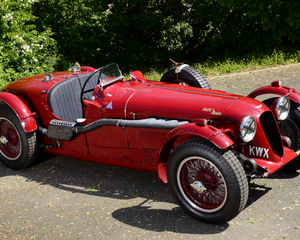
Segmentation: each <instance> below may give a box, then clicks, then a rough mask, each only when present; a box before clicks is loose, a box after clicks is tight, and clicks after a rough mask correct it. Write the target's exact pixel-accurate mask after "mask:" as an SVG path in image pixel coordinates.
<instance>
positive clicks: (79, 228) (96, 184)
mask: <svg viewBox="0 0 300 240" xmlns="http://www.w3.org/2000/svg"><path fill="white" fill-rule="evenodd" d="M274 80H281V81H282V82H283V84H284V85H288V86H292V87H294V88H296V89H299V90H300V65H294V66H289V67H285V68H275V69H267V70H263V71H257V72H252V73H243V74H237V75H230V76H225V77H224V76H222V77H217V78H211V79H209V82H210V83H211V85H212V86H213V88H214V89H221V90H225V91H228V92H233V93H239V94H244V95H246V94H247V93H249V92H250V91H252V90H254V89H256V88H257V87H259V86H263V85H266V84H269V83H270V82H272V81H274ZM299 203H300V176H299V171H298V172H296V173H294V174H289V175H284V174H273V175H271V176H270V177H269V178H267V179H256V180H255V181H253V182H252V183H251V184H250V195H249V200H248V203H247V206H246V208H245V209H244V210H243V212H241V213H240V214H239V215H238V216H237V217H236V218H235V219H233V220H232V221H230V222H228V223H227V224H222V225H210V224H206V223H202V222H199V221H196V220H194V219H193V218H191V217H190V216H188V215H187V214H186V213H185V212H184V211H183V210H182V209H180V208H179V207H178V205H177V204H176V202H175V201H174V199H173V197H172V196H171V195H170V191H169V188H168V185H164V186H160V185H159V183H158V180H157V175H156V174H154V173H148V172H141V171H135V170H130V169H122V168H117V167H110V166H104V165H98V164H94V163H89V162H84V161H80V160H76V159H70V158H63V157H52V158H49V159H48V160H47V159H46V158H45V159H44V160H43V162H42V163H40V164H38V165H36V166H34V167H32V168H29V169H26V170H23V171H13V170H10V169H7V168H5V167H4V166H3V165H0V239H221V238H222V239H231V238H232V237H235V238H236V239H254V238H257V239H299V238H300V220H299V216H300V205H299Z"/></svg>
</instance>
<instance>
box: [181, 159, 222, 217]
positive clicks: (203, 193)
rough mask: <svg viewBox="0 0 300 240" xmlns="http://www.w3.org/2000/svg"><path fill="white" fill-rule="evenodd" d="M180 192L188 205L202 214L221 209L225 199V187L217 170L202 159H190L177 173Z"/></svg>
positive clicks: (184, 162) (185, 161)
mask: <svg viewBox="0 0 300 240" xmlns="http://www.w3.org/2000/svg"><path fill="white" fill-rule="evenodd" d="M177 182H178V186H179V187H180V191H181V193H182V194H183V196H184V197H185V199H186V200H187V201H189V202H190V204H191V205H192V206H193V207H194V208H196V209H197V210H201V211H203V212H215V211H218V210H219V209H221V208H222V207H223V206H224V204H225V202H226V199H227V186H226V182H225V179H224V177H223V175H222V174H221V172H220V171H219V169H218V168H217V167H216V166H215V165H214V164H212V163H211V162H209V161H208V160H206V159H204V158H199V157H190V158H186V159H185V160H183V161H182V162H181V164H180V165H179V167H178V172H177Z"/></svg>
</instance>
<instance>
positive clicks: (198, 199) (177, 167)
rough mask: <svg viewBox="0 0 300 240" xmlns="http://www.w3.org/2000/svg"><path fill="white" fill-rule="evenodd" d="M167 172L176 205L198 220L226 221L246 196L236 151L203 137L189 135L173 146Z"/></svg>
mask: <svg viewBox="0 0 300 240" xmlns="http://www.w3.org/2000/svg"><path fill="white" fill-rule="evenodd" d="M167 174H168V183H169V184H170V187H171V189H172V192H173V195H174V197H175V198H176V199H177V201H178V203H179V205H180V206H181V207H182V208H183V209H184V210H185V211H186V212H187V213H188V214H190V215H191V216H193V217H194V218H196V219H199V220H201V221H205V222H209V223H225V222H228V221H230V220H231V219H233V218H234V217H235V216H237V215H238V214H239V213H240V212H241V211H242V210H243V208H244V207H245V205H246V202H247V200H248V193H249V186H248V182H247V178H246V174H245V171H244V169H243V167H242V164H241V163H240V161H239V159H238V154H237V153H236V152H235V151H234V150H231V149H219V148H217V147H216V146H215V145H214V144H213V143H211V142H209V141H208V140H206V139H203V138H193V139H190V140H188V141H186V142H184V143H182V144H180V145H179V146H178V147H177V148H175V150H174V151H173V152H172V154H171V156H170V158H169V161H168V168H167Z"/></svg>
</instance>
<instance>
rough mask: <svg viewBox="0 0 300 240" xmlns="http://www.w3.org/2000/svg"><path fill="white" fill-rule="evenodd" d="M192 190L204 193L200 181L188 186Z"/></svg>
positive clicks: (204, 188)
mask: <svg viewBox="0 0 300 240" xmlns="http://www.w3.org/2000/svg"><path fill="white" fill-rule="evenodd" d="M190 185H191V187H192V188H194V189H195V190H196V191H197V192H198V193H202V192H204V191H206V187H204V185H203V184H202V183H201V182H200V181H195V182H193V183H191V184H190Z"/></svg>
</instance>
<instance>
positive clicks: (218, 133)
mask: <svg viewBox="0 0 300 240" xmlns="http://www.w3.org/2000/svg"><path fill="white" fill-rule="evenodd" d="M183 134H190V135H194V136H198V137H202V138H205V139H207V140H208V141H210V142H211V143H213V144H214V145H216V146H217V147H218V148H220V149H226V148H228V147H230V146H231V145H233V141H232V140H231V139H230V138H229V137H228V136H227V135H226V134H225V133H224V131H222V130H219V129H217V128H215V127H213V126H209V125H205V126H199V125H196V124H195V123H187V124H184V125H180V126H178V127H176V128H174V129H173V130H172V131H170V132H169V133H168V135H167V136H166V138H165V139H164V141H163V143H162V144H161V147H160V149H159V152H158V159H159V160H158V169H157V172H158V178H159V180H160V181H162V182H164V183H167V182H168V180H167V165H166V162H167V160H168V159H166V158H168V157H169V151H168V150H167V149H169V147H170V144H173V143H174V141H175V140H176V138H177V137H179V136H180V135H183ZM165 148H166V149H165ZM164 150H166V151H164Z"/></svg>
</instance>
